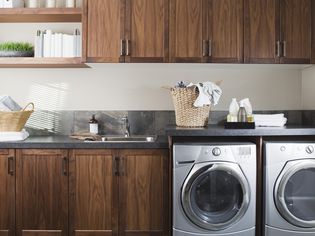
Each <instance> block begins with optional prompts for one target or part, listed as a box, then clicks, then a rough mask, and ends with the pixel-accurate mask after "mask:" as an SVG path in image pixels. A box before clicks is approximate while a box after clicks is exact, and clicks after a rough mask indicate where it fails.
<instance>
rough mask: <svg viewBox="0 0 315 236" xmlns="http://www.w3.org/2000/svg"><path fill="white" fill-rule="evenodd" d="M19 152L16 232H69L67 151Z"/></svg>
mask: <svg viewBox="0 0 315 236" xmlns="http://www.w3.org/2000/svg"><path fill="white" fill-rule="evenodd" d="M16 153H17V155H16V198H17V201H16V212H17V213H16V214H17V215H16V235H17V236H67V235H68V176H67V175H68V163H67V162H68V157H67V156H68V153H67V151H65V150H58V149H54V150H48V149H47V150H37V149H36V150H33V149H25V150H17V151H16Z"/></svg>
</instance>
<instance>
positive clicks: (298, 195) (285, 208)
mask: <svg viewBox="0 0 315 236" xmlns="http://www.w3.org/2000/svg"><path fill="white" fill-rule="evenodd" d="M274 198H275V203H276V206H277V208H278V211H279V213H280V214H281V215H282V217H284V218H285V219H286V220H287V221H288V222H289V223H291V224H293V225H295V226H298V227H303V228H315V160H299V161H290V162H288V163H287V164H286V165H285V167H284V168H283V170H282V172H281V174H280V175H279V177H278V179H277V181H276V184H275V189H274Z"/></svg>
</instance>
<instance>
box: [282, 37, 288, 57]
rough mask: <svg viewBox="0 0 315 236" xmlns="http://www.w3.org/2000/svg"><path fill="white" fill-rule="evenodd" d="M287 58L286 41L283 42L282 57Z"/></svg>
mask: <svg viewBox="0 0 315 236" xmlns="http://www.w3.org/2000/svg"><path fill="white" fill-rule="evenodd" d="M286 56H287V41H283V57H286Z"/></svg>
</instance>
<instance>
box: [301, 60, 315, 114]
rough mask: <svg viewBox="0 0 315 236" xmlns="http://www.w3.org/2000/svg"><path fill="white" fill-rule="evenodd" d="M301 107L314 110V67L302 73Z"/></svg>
mask: <svg viewBox="0 0 315 236" xmlns="http://www.w3.org/2000/svg"><path fill="white" fill-rule="evenodd" d="M301 95H302V107H303V109H304V110H315V66H312V67H309V68H306V69H304V70H303V71H302V92H301Z"/></svg>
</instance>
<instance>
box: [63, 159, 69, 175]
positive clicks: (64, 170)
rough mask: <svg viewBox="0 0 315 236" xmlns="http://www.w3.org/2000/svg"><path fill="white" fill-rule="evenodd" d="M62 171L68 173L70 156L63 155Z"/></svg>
mask: <svg viewBox="0 0 315 236" xmlns="http://www.w3.org/2000/svg"><path fill="white" fill-rule="evenodd" d="M62 173H63V175H66V176H67V175H68V158H67V157H63V158H62Z"/></svg>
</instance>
